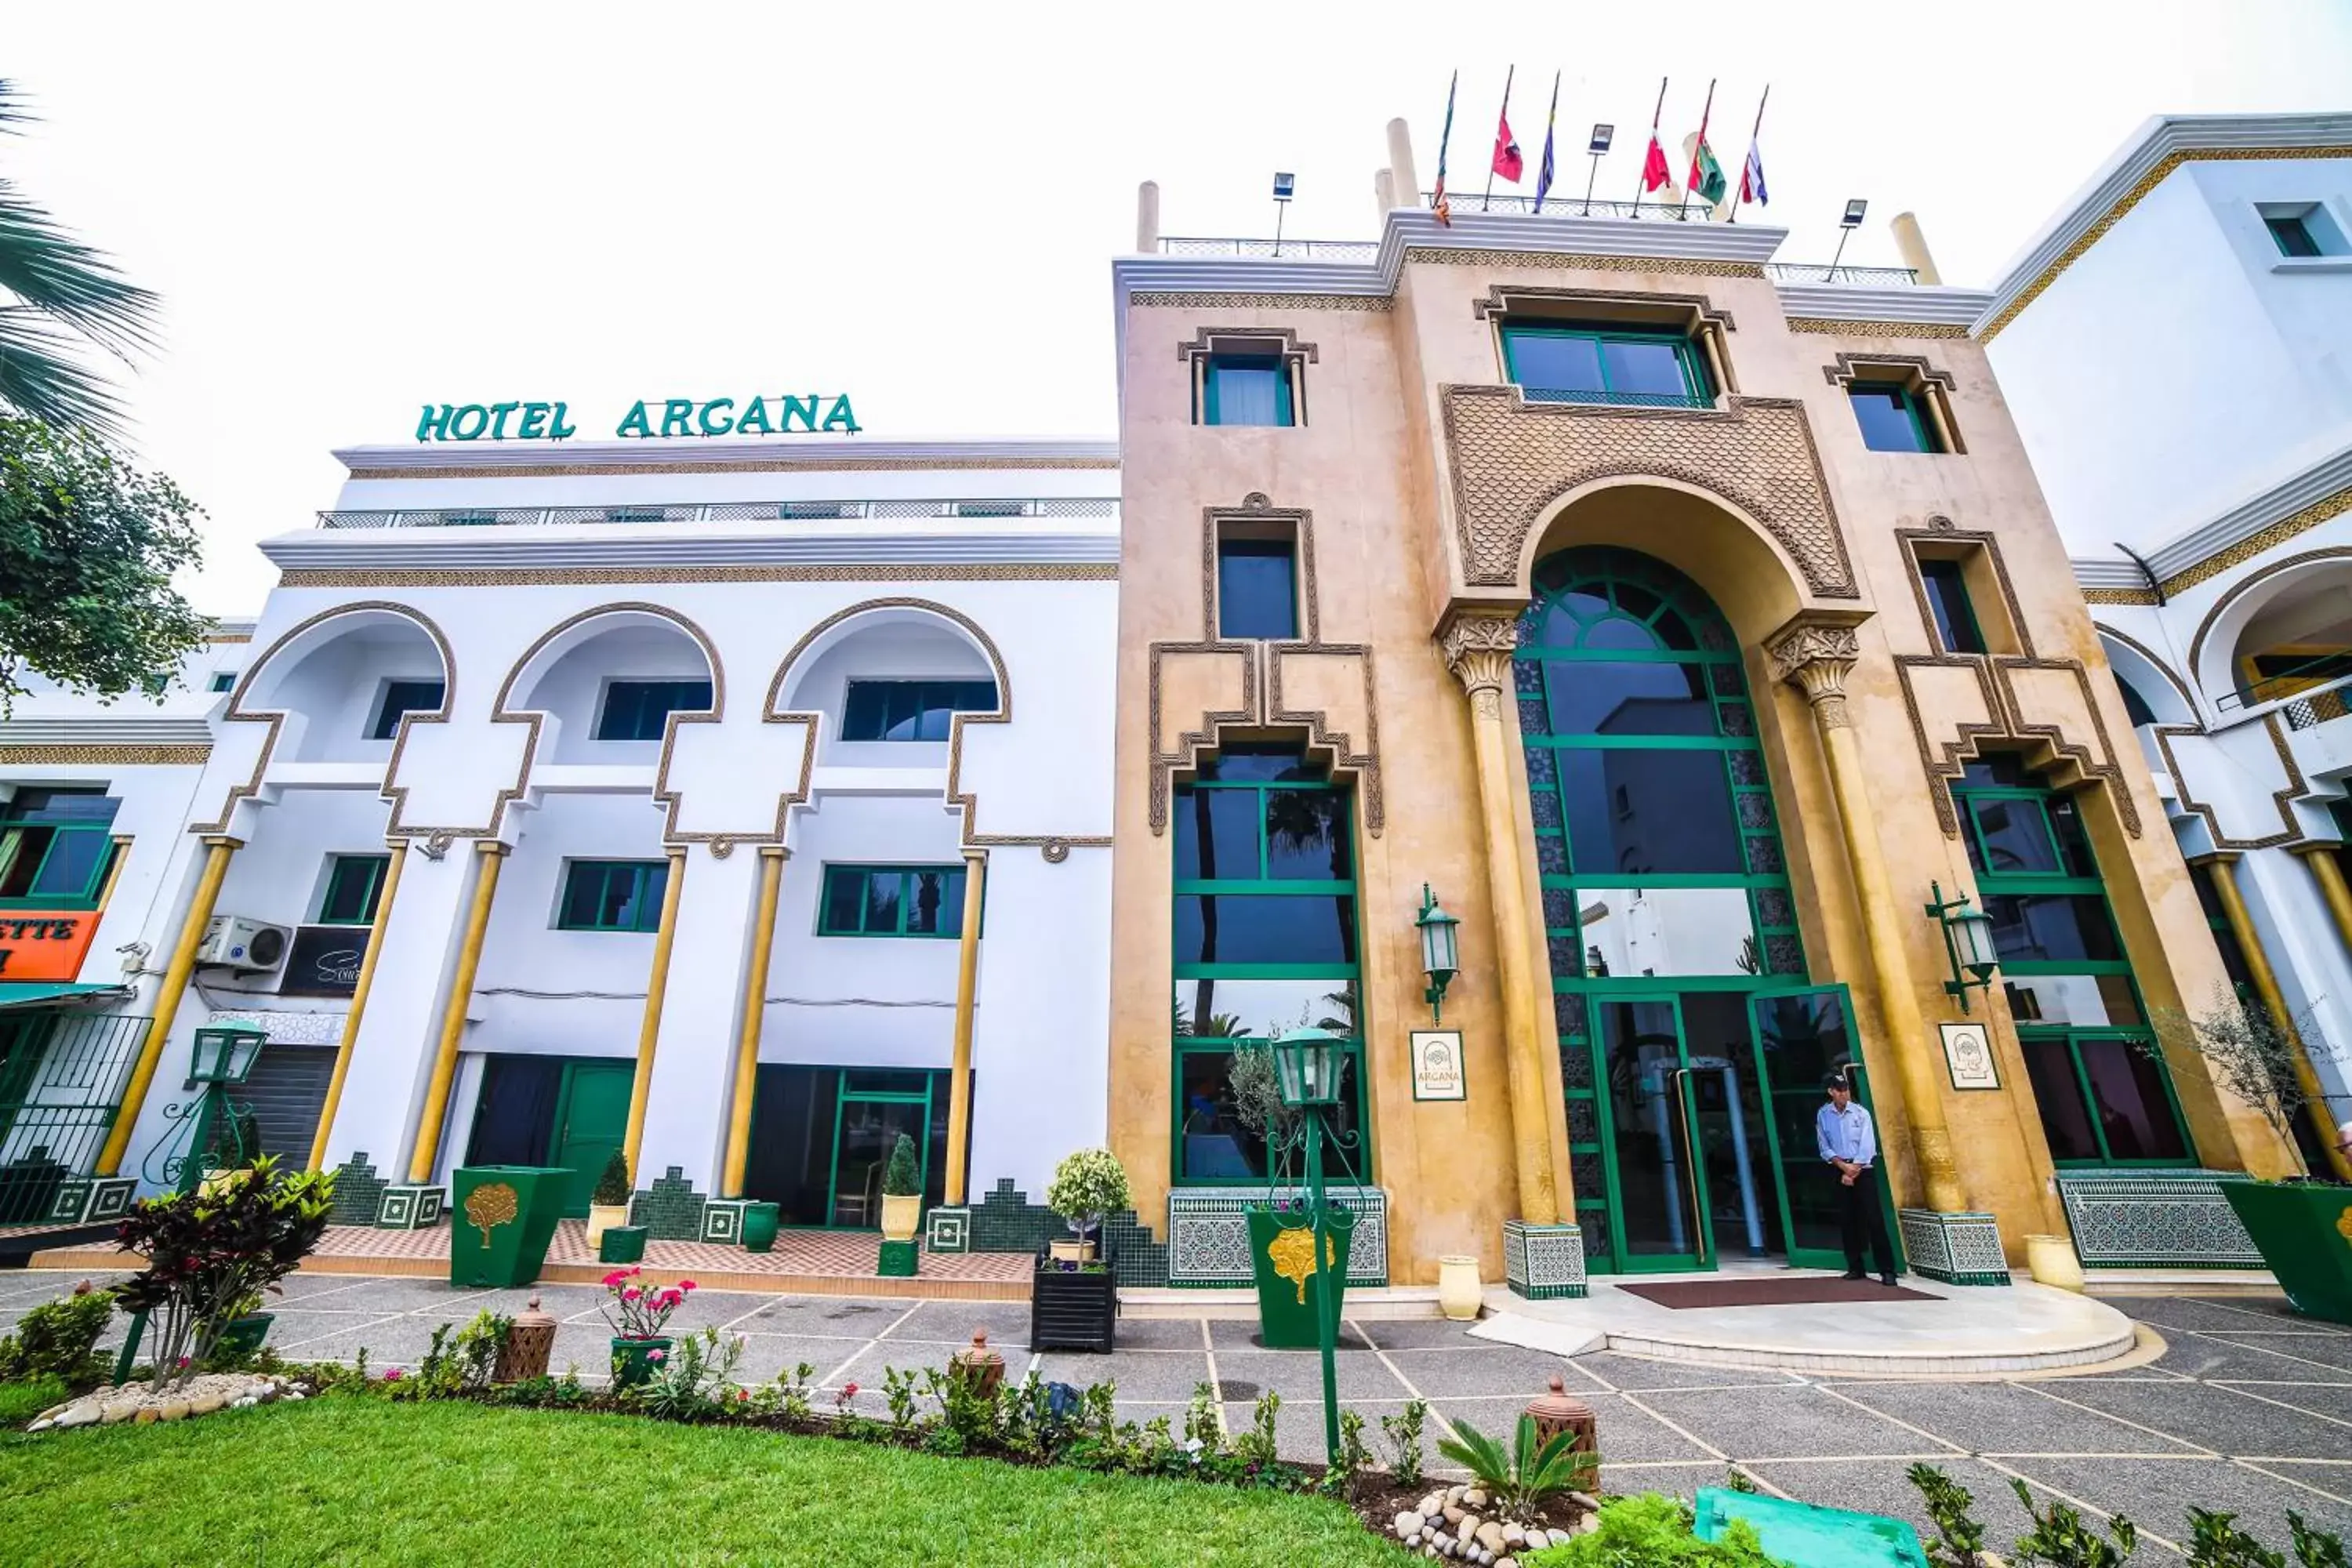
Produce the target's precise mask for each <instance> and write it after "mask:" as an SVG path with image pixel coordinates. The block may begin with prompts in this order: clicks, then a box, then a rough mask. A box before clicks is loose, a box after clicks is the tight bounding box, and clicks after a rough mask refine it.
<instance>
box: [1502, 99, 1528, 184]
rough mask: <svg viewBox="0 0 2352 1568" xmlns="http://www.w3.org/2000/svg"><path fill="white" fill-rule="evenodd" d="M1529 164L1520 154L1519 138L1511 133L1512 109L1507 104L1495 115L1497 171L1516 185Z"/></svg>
mask: <svg viewBox="0 0 2352 1568" xmlns="http://www.w3.org/2000/svg"><path fill="white" fill-rule="evenodd" d="M1527 166H1528V161H1527V160H1526V159H1525V158H1522V157H1521V156H1519V143H1518V139H1517V137H1515V136H1513V135H1512V134H1511V111H1510V109H1509V107H1508V106H1505V108H1504V110H1503V112H1502V113H1501V114H1499V115H1497V116H1496V117H1495V163H1494V168H1495V173H1496V174H1500V175H1502V176H1503V178H1505V179H1507V180H1508V181H1510V182H1511V184H1515V185H1516V184H1518V183H1519V175H1520V174H1522V173H1524V172H1525V171H1526V169H1527Z"/></svg>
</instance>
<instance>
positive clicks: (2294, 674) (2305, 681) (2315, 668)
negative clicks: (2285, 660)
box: [2213, 650, 2352, 728]
mask: <svg viewBox="0 0 2352 1568" xmlns="http://www.w3.org/2000/svg"><path fill="white" fill-rule="evenodd" d="M2344 676H2352V651H2346V650H2339V651H2337V652H2335V653H2323V654H2320V655H2317V656H2316V657H2315V658H2307V659H2305V660H2304V661H2303V662H2302V663H2301V664H2294V665H2289V666H2288V667H2287V668H2284V669H2282V670H2280V671H2279V672H2278V673H2277V674H2275V675H2266V676H2264V677H2263V679H2260V680H2257V681H2255V682H2253V683H2252V685H2248V686H2241V687H2239V688H2238V689H2236V690H2235V691H2225V692H2223V693H2222V694H2221V696H2220V697H2219V698H2218V699H2216V700H2215V701H2214V703H2213V706H2214V707H2215V708H2217V709H2219V710H2221V711H2222V712H2224V713H2229V712H2232V711H2235V710H2241V709H2246V708H2259V707H2261V706H2262V705H2263V703H2265V702H2275V701H2277V700H2279V699H2280V698H2282V697H2292V696H2294V695H2295V694H2296V693H2298V692H2305V691H2306V689H2309V688H2314V687H2317V686H2319V685H2320V684H2321V683H2322V682H2325V681H2330V680H2334V679H2337V678H2339V677H2344ZM2304 727H2305V726H2297V728H2304Z"/></svg>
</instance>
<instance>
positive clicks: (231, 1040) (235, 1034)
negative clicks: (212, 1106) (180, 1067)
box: [188, 1024, 269, 1089]
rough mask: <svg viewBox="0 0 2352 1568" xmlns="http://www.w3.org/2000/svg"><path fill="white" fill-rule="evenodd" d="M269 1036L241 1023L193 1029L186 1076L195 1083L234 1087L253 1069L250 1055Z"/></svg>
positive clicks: (252, 1056)
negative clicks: (192, 1044) (192, 1042)
mask: <svg viewBox="0 0 2352 1568" xmlns="http://www.w3.org/2000/svg"><path fill="white" fill-rule="evenodd" d="M268 1040H269V1036H268V1034H267V1033H266V1032H264V1031H262V1030H260V1029H256V1028H252V1027H250V1026H247V1025H243V1024H215V1025H214V1026H212V1027H210V1028H206V1029H198V1030H197V1031H196V1038H195V1046H194V1058H195V1059H194V1063H193V1064H192V1065H191V1066H190V1068H189V1069H188V1076H189V1077H190V1078H192V1079H195V1080H196V1081H197V1082H198V1083H204V1084H215V1083H216V1084H219V1085H220V1086H221V1087H222V1088H224V1089H234V1088H236V1086H237V1085H238V1084H241V1083H243V1082H244V1081H245V1079H246V1075H247V1073H250V1072H251V1071H253V1063H254V1058H257V1057H258V1056H260V1055H261V1047H263V1046H264V1045H266V1044H268Z"/></svg>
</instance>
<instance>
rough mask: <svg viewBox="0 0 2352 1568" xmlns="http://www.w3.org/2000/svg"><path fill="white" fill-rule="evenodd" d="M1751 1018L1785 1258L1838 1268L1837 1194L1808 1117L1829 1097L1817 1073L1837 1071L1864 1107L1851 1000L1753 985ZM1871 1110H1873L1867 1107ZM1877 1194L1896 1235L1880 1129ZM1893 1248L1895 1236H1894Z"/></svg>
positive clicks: (1837, 988)
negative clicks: (1756, 988)
mask: <svg viewBox="0 0 2352 1568" xmlns="http://www.w3.org/2000/svg"><path fill="white" fill-rule="evenodd" d="M1748 1006H1749V1008H1750V1009H1751V1011H1752V1014H1753V1016H1754V1018H1755V1024H1756V1081H1757V1085H1758V1088H1759V1091H1760V1093H1761V1095H1762V1098H1763V1100H1764V1103H1765V1105H1766V1106H1767V1107H1769V1111H1768V1114H1767V1115H1766V1117H1765V1124H1766V1127H1767V1129H1768V1130H1769V1137H1770V1140H1771V1145H1772V1155H1771V1157H1772V1164H1773V1168H1774V1169H1775V1170H1776V1171H1777V1172H1778V1173H1779V1176H1780V1180H1779V1182H1778V1184H1777V1185H1778V1186H1779V1188H1780V1222H1781V1230H1782V1233H1783V1234H1784V1235H1785V1237H1787V1247H1788V1253H1789V1263H1790V1267H1792V1268H1844V1267H1845V1246H1844V1242H1843V1238H1842V1237H1841V1234H1840V1230H1839V1226H1838V1211H1837V1195H1836V1194H1835V1193H1834V1192H1832V1190H1831V1178H1830V1176H1829V1175H1828V1174H1826V1173H1827V1171H1828V1169H1829V1167H1827V1166H1826V1165H1824V1164H1823V1163H1822V1155H1821V1144H1820V1140H1819V1139H1818V1138H1817V1137H1816V1135H1815V1133H1814V1130H1813V1121H1814V1118H1815V1117H1816V1116H1817V1115H1818V1114H1819V1113H1820V1111H1821V1108H1822V1106H1823V1105H1825V1104H1827V1103H1828V1101H1827V1100H1826V1099H1825V1098H1824V1096H1823V1095H1822V1079H1825V1078H1827V1077H1828V1076H1829V1075H1830V1074H1831V1073H1833V1072H1842V1073H1844V1074H1845V1075H1846V1076H1847V1077H1848V1079H1850V1080H1851V1081H1852V1082H1853V1086H1854V1090H1853V1097H1854V1099H1855V1100H1857V1101H1858V1102H1859V1103H1860V1104H1861V1105H1862V1106H1863V1108H1864V1110H1868V1109H1869V1108H1870V1075H1869V1074H1868V1073H1867V1072H1865V1071H1864V1068H1863V1061H1862V1052H1861V1049H1860V1047H1859V1046H1858V1045H1857V1044H1856V1041H1855V1037H1854V1032H1853V1022H1852V1020H1853V1003H1852V1000H1851V999H1850V998H1849V997H1848V996H1847V994H1846V989H1845V987H1844V986H1843V985H1816V986H1810V987H1806V988H1804V989H1801V990H1787V991H1765V992H1759V993H1757V994H1754V995H1752V996H1751V997H1749V998H1748ZM1873 1114H1874V1115H1875V1114H1876V1113H1875V1112H1873ZM1880 1148H1881V1151H1882V1152H1881V1158H1880V1161H1879V1171H1880V1184H1879V1194H1880V1199H1881V1201H1882V1202H1883V1203H1884V1204H1885V1206H1886V1209H1887V1215H1886V1234H1887V1237H1889V1239H1890V1240H1892V1239H1895V1237H1897V1236H1898V1235H1899V1230H1898V1227H1897V1226H1896V1225H1895V1215H1894V1205H1895V1200H1894V1194H1893V1188H1892V1186H1891V1185H1890V1184H1889V1183H1888V1181H1887V1179H1886V1174H1885V1157H1884V1149H1885V1135H1884V1133H1882V1134H1881V1136H1880ZM1895 1247H1896V1251H1897V1253H1898V1258H1899V1254H1900V1251H1901V1243H1900V1241H1899V1240H1897V1241H1896V1242H1895Z"/></svg>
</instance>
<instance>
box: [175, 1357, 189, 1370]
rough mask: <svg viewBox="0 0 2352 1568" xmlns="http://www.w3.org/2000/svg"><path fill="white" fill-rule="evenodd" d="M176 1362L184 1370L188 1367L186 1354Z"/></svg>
mask: <svg viewBox="0 0 2352 1568" xmlns="http://www.w3.org/2000/svg"><path fill="white" fill-rule="evenodd" d="M174 1364H175V1365H176V1366H178V1367H179V1368H180V1369H181V1370H183V1371H184V1370H185V1369H186V1367H187V1364H188V1358H187V1357H186V1356H182V1357H181V1358H180V1359H179V1361H178V1362H177V1363H174Z"/></svg>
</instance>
